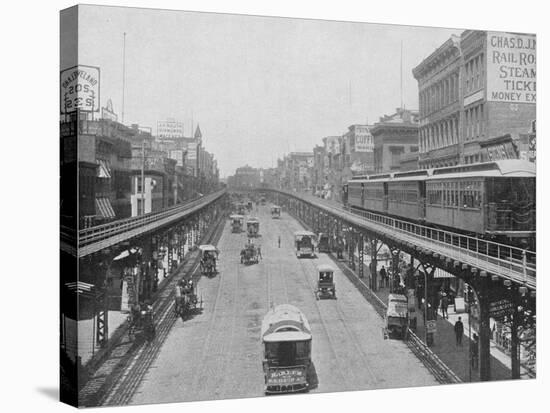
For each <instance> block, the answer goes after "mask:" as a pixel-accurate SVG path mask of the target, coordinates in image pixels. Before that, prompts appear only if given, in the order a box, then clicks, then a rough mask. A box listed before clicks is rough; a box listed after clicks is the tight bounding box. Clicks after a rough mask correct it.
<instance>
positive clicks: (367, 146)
mask: <svg viewBox="0 0 550 413" xmlns="http://www.w3.org/2000/svg"><path fill="white" fill-rule="evenodd" d="M373 151H374V143H373V141H372V135H371V133H370V131H369V129H368V128H366V127H362V128H359V127H358V128H355V152H373Z"/></svg>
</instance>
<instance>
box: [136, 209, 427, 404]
mask: <svg viewBox="0 0 550 413" xmlns="http://www.w3.org/2000/svg"><path fill="white" fill-rule="evenodd" d="M269 208H270V206H269V205H266V206H260V207H259V209H258V210H253V211H252V213H251V215H252V216H257V217H258V218H259V220H260V234H261V236H260V237H259V238H257V239H255V240H254V242H255V243H258V244H260V245H261V253H262V259H261V260H260V262H259V264H252V265H250V266H245V265H244V264H241V263H240V256H239V252H240V250H241V249H242V248H243V246H244V245H245V243H246V242H247V236H246V232H242V233H240V234H233V233H231V229H230V225H229V222H226V225H225V228H224V231H223V235H222V237H221V239H220V241H219V244H218V248H219V249H220V251H221V253H220V260H219V263H218V269H219V274H218V275H217V276H216V277H213V278H207V277H202V279H201V281H200V283H199V295H201V296H202V299H203V301H204V309H203V312H202V313H201V314H197V315H194V316H192V317H191V318H189V319H186V320H181V319H179V320H177V322H176V324H175V325H174V327H173V328H172V330H171V331H170V333H169V335H168V337H167V339H166V340H165V342H164V344H163V347H162V349H161V351H160V354H159V355H158V357H157V358H156V360H155V361H154V362H153V363H152V366H151V368H150V369H149V371H148V372H147V373H146V375H145V376H144V379H143V380H142V382H141V384H140V386H139V388H138V391H137V392H136V393H135V395H134V397H133V399H132V400H131V404H142V403H160V402H179V401H193V400H211V399H225V398H241V397H257V396H262V395H263V394H264V377H263V371H262V346H261V339H260V326H261V322H262V319H263V317H264V315H265V314H266V313H267V312H268V310H269V308H270V307H271V306H275V305H278V304H283V303H290V304H293V305H295V306H297V307H298V308H299V309H300V310H302V312H303V313H304V314H305V316H306V317H307V318H308V320H309V322H310V325H311V328H312V335H313V344H312V360H313V365H314V374H313V377H314V378H315V380H314V383H312V388H311V390H310V391H311V392H334V391H349V390H365V389H376V388H392V387H393V388H395V387H406V386H424V385H435V384H437V381H436V380H435V379H434V377H433V376H432V375H431V374H430V373H429V372H428V370H427V369H426V368H425V367H424V366H423V365H422V364H421V363H420V361H419V360H418V359H417V357H415V356H414V355H413V354H412V353H411V351H410V350H409V349H408V348H407V346H406V344H405V343H403V342H402V341H399V340H384V337H383V334H382V328H383V320H382V319H381V318H380V316H378V315H377V313H376V312H375V310H374V309H373V307H372V306H371V305H370V304H369V303H368V302H367V301H366V300H365V299H364V297H363V296H362V295H361V294H360V293H359V292H358V291H357V290H356V288H355V287H354V286H353V285H352V284H351V282H349V281H348V279H347V278H346V277H345V276H344V275H343V274H342V273H341V271H340V270H339V269H338V268H337V266H336V265H334V264H333V263H332V261H331V258H329V257H328V256H327V255H326V254H318V257H317V258H315V259H307V258H303V259H300V260H298V259H297V258H296V255H295V253H294V249H293V244H294V240H293V233H294V231H297V230H299V229H303V228H302V227H301V225H300V224H299V223H298V222H297V221H296V220H294V219H293V218H292V217H290V216H289V215H288V214H286V213H284V212H283V213H282V216H281V219H280V220H277V219H272V218H271V215H270V212H269V211H270V209H269ZM279 236H280V238H281V246H280V248H279V247H278V237H279ZM320 264H329V265H332V266H333V268H334V269H335V280H336V294H337V297H338V298H337V299H336V300H332V299H322V300H316V297H315V294H314V291H315V288H316V282H317V266H318V265H320Z"/></svg>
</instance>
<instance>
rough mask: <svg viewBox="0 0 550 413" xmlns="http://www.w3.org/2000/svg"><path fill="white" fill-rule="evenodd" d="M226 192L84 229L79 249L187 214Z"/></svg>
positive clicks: (79, 233) (221, 191)
mask: <svg viewBox="0 0 550 413" xmlns="http://www.w3.org/2000/svg"><path fill="white" fill-rule="evenodd" d="M225 191H226V190H225V189H222V190H220V191H218V192H215V193H213V194H210V195H206V196H203V197H200V198H198V199H195V200H193V201H191V202H188V203H186V204H184V205H176V206H174V207H172V208H169V209H165V210H163V211H159V212H152V213H149V214H145V215H140V216H137V217H132V218H126V219H120V220H117V221H114V222H110V223H107V224H102V225H97V226H94V227H90V228H85V229H82V230H80V231H79V232H78V245H79V247H82V246H84V245H88V244H91V243H94V242H98V241H102V240H104V239H107V238H110V237H112V236H115V235H118V234H121V233H124V232H127V231H130V230H133V229H136V228H140V227H143V226H145V225H147V224H151V223H155V222H160V221H161V220H164V219H166V218H169V217H172V216H174V215H179V214H181V213H184V212H187V211H189V210H190V209H193V208H195V207H197V206H200V205H202V204H208V203H210V202H212V201H214V200H216V199H218V198H219V197H220V196H222V195H223V194H224V193H225Z"/></svg>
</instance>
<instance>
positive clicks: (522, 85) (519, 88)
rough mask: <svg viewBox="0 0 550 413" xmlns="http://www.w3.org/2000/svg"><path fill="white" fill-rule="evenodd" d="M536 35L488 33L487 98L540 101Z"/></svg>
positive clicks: (514, 101)
mask: <svg viewBox="0 0 550 413" xmlns="http://www.w3.org/2000/svg"><path fill="white" fill-rule="evenodd" d="M536 45H537V43H536V37H535V35H529V34H515V33H503V32H488V33H487V100H488V101H493V102H510V103H536V100H537V76H536V75H537V68H536V63H537V48H536Z"/></svg>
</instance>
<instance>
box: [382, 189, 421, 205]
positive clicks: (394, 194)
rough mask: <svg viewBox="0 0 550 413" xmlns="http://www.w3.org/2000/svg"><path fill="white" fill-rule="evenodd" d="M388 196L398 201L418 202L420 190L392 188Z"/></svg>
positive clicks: (391, 199)
mask: <svg viewBox="0 0 550 413" xmlns="http://www.w3.org/2000/svg"><path fill="white" fill-rule="evenodd" d="M388 198H389V200H390V201H397V202H418V192H417V191H416V190H414V189H390V190H389V191H388Z"/></svg>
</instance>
